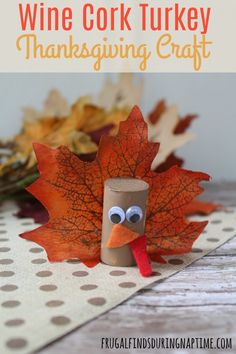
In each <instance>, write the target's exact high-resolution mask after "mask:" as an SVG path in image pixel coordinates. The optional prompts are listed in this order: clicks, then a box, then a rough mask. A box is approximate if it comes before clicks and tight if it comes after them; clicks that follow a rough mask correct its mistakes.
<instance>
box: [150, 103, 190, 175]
mask: <svg viewBox="0 0 236 354" xmlns="http://www.w3.org/2000/svg"><path fill="white" fill-rule="evenodd" d="M158 114H159V112H158ZM180 124H183V122H181V120H180V118H179V116H178V112H177V107H176V106H175V105H173V106H171V107H168V108H166V109H165V111H164V112H163V113H162V114H161V115H160V116H159V118H158V120H157V122H156V123H155V125H153V124H152V125H150V129H149V140H150V141H153V142H156V141H158V142H160V151H159V154H158V155H156V157H155V158H154V160H153V162H152V169H153V170H156V169H157V168H158V166H160V165H161V164H163V163H164V162H165V161H166V159H167V158H168V157H169V156H170V155H171V154H172V153H173V152H174V151H175V150H176V149H178V148H179V147H181V146H183V145H185V144H186V143H187V142H189V141H190V140H192V139H193V138H194V135H193V134H192V133H188V132H185V131H182V132H181V133H180V132H177V133H176V129H178V127H179V126H180ZM186 125H187V122H186ZM181 129H182V127H181ZM178 130H180V129H178Z"/></svg>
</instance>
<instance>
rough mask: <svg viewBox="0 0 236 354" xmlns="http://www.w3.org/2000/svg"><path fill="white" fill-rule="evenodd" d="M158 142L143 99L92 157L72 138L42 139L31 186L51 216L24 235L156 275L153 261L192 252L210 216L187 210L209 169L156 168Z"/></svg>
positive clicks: (61, 255)
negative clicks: (49, 142)
mask: <svg viewBox="0 0 236 354" xmlns="http://www.w3.org/2000/svg"><path fill="white" fill-rule="evenodd" d="M158 149H159V144H158V143H153V142H149V141H148V126H147V124H146V122H145V121H144V119H143V116H142V113H141V111H140V110H139V108H138V107H134V108H133V110H132V111H131V113H130V115H129V117H128V118H127V119H126V120H125V121H123V122H121V123H120V127H119V131H118V133H117V135H116V136H108V135H105V136H103V137H102V139H101V141H100V144H99V148H98V152H97V155H96V158H95V159H94V161H92V162H84V161H82V160H81V159H79V158H78V157H77V156H76V155H74V154H73V153H72V152H70V151H69V149H68V148H67V147H65V146H60V147H59V148H57V149H52V148H50V147H48V146H45V145H42V144H39V143H35V144H34V151H35V154H36V157H37V161H38V168H39V172H40V177H39V178H38V179H37V180H36V181H35V182H34V183H33V184H32V185H31V186H29V187H28V188H27V190H28V191H29V192H30V193H31V194H33V195H34V196H35V197H36V198H37V199H38V200H39V201H40V202H41V203H42V204H43V206H44V207H45V208H46V209H47V211H48V214H49V221H48V223H47V224H45V225H43V226H40V227H38V228H37V229H35V230H32V231H28V232H25V233H24V234H22V235H21V237H23V238H25V239H27V240H30V241H34V242H36V243H38V244H40V245H41V246H42V247H44V249H45V250H46V252H47V255H48V259H49V261H52V262H56V261H57V262H58V261H65V260H69V259H80V260H81V262H83V263H84V264H85V265H86V266H88V267H94V266H96V265H97V264H98V263H99V262H101V261H102V262H103V263H105V264H108V265H110V266H113V267H116V266H117V267H128V266H135V265H137V266H138V268H139V272H140V274H141V275H142V276H151V275H152V266H151V261H155V262H162V263H165V262H166V260H165V256H170V255H175V254H183V253H187V252H191V250H192V245H193V243H194V241H195V240H196V239H197V238H198V236H199V235H200V234H201V232H202V231H203V229H204V228H205V226H206V224H207V222H205V221H204V222H196V221H189V220H188V219H187V217H186V215H187V211H188V209H190V210H192V207H193V205H194V199H195V197H196V196H197V195H198V194H200V193H201V192H202V191H203V188H202V187H201V186H200V185H199V183H200V182H201V181H208V180H209V176H208V175H207V174H205V173H202V172H193V171H188V170H185V169H182V168H180V167H178V166H173V167H171V168H169V169H168V170H166V171H165V172H162V173H157V172H155V171H152V162H153V160H154V159H155V158H156V156H157V153H158Z"/></svg>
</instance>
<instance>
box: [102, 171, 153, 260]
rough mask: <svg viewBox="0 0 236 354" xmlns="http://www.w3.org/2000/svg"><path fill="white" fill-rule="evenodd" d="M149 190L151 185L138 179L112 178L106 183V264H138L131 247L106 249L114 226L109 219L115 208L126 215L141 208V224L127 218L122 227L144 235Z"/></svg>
mask: <svg viewBox="0 0 236 354" xmlns="http://www.w3.org/2000/svg"><path fill="white" fill-rule="evenodd" d="M148 189H149V185H148V184H147V183H146V182H144V181H142V180H140V179H136V178H123V177H122V178H121V177H119V178H111V179H108V180H107V181H106V182H105V185H104V203H103V224H102V243H101V260H102V261H103V262H104V263H106V264H109V265H112V266H119V267H128V266H133V265H135V264H136V263H135V260H134V257H133V255H132V253H131V250H130V248H129V245H125V246H122V247H119V248H115V249H109V248H107V247H106V243H107V241H108V239H109V237H110V233H111V230H112V227H113V226H114V224H113V223H112V221H111V220H110V218H109V211H110V210H111V208H113V207H119V208H121V209H122V210H123V211H124V213H126V211H127V210H128V209H129V208H131V207H133V206H138V207H140V208H141V209H142V212H143V217H142V219H141V220H140V221H139V222H136V223H131V222H129V221H128V220H127V218H125V219H124V221H123V222H122V225H123V226H125V227H127V228H129V229H131V230H133V231H135V232H138V233H139V234H140V235H142V234H144V230H145V218H146V206H147V197H148Z"/></svg>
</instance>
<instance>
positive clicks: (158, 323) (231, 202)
mask: <svg viewBox="0 0 236 354" xmlns="http://www.w3.org/2000/svg"><path fill="white" fill-rule="evenodd" d="M205 197H206V198H207V199H208V200H214V201H217V202H220V203H222V204H224V205H227V206H236V183H221V184H215V185H214V184H213V185H212V186H210V187H208V189H207V192H206V195H205ZM235 269H236V237H235V238H234V239H232V240H231V241H230V242H228V243H226V244H225V245H223V246H221V247H220V248H219V249H217V250H215V251H214V252H212V253H211V254H209V255H208V256H206V257H204V258H201V259H200V260H198V261H197V262H195V263H194V264H192V265H190V266H189V267H187V268H186V269H184V270H183V271H181V272H180V273H178V274H176V275H174V276H172V277H170V278H168V279H166V280H165V281H162V282H159V283H155V284H153V285H151V286H148V287H146V288H145V289H143V290H141V291H139V292H138V293H137V294H136V295H135V296H133V297H132V298H130V299H129V300H128V301H126V302H124V303H123V304H121V305H120V306H118V307H116V308H114V309H112V310H111V311H109V312H107V313H106V314H104V315H102V316H100V317H99V318H97V319H95V320H93V321H91V322H89V323H87V324H86V325H84V326H82V327H80V328H78V329H77V330H75V331H74V332H72V333H70V334H69V335H67V336H65V337H64V338H62V339H60V340H59V341H57V342H55V343H53V344H51V345H49V346H48V347H46V348H44V349H43V350H41V351H40V352H39V353H40V354H62V353H63V354H64V353H67V354H78V353H81V354H93V353H98V354H99V353H119V354H123V353H131V354H133V353H146V352H148V353H154V352H155V353H157V352H160V353H165V352H166V353H171V354H174V353H176V354H186V353H190V352H191V353H192V354H195V353H196V354H197V353H202V351H201V350H196V351H195V350H191V351H188V350H168V351H165V350H163V349H160V350H156V351H152V350H149V351H144V350H143V351H137V350H135V349H133V350H125V351H122V350H104V349H101V338H102V337H214V338H217V337H232V338H233V342H234V349H233V350H231V351H230V350H228V351H224V350H221V351H216V350H214V351H212V350H211V351H209V352H208V351H204V353H213V352H214V353H224V352H225V353H226V352H227V353H232V352H234V353H235V347H236V276H235V274H236V270H235Z"/></svg>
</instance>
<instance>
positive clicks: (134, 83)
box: [95, 73, 144, 110]
mask: <svg viewBox="0 0 236 354" xmlns="http://www.w3.org/2000/svg"><path fill="white" fill-rule="evenodd" d="M143 84H144V82H143V80H142V79H140V78H135V77H134V74H132V73H121V74H120V75H119V76H118V81H117V82H113V81H112V80H111V79H110V78H109V77H108V78H107V79H106V80H105V82H104V86H103V88H102V90H101V92H100V94H99V96H98V98H96V99H95V103H96V104H98V105H99V106H101V107H105V108H106V109H107V110H112V109H113V108H114V107H116V108H120V109H123V108H124V107H128V108H132V107H133V106H134V105H137V104H140V102H141V98H142V93H143Z"/></svg>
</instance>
